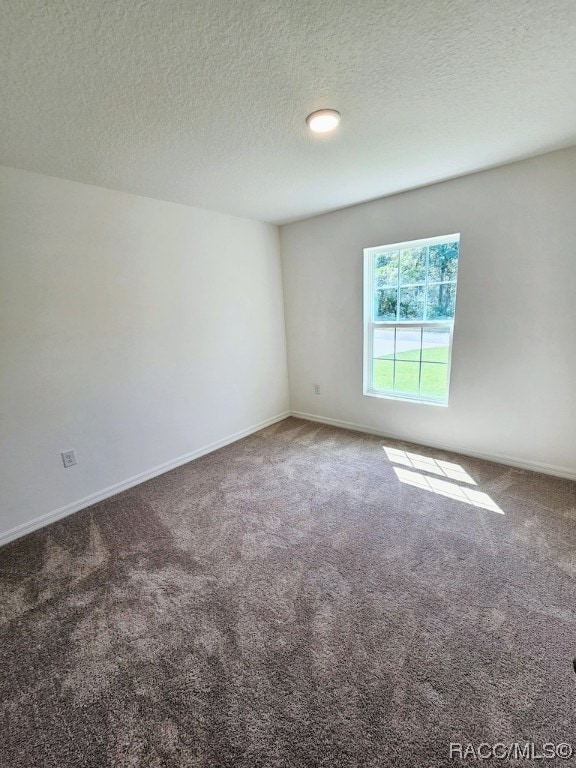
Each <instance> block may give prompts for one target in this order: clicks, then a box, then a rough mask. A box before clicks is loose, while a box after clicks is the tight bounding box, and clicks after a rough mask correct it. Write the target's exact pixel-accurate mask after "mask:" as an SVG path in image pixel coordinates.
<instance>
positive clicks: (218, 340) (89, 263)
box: [0, 168, 288, 536]
mask: <svg viewBox="0 0 576 768" xmlns="http://www.w3.org/2000/svg"><path fill="white" fill-rule="evenodd" d="M282 301H283V298H282V285H281V267H280V254H279V240H278V230H277V228H276V227H274V226H271V225H267V224H261V223H258V222H255V221H250V220H246V219H240V218H235V217H231V216H226V215H222V214H216V213H212V212H210V211H206V210H201V209H195V208H189V207H186V206H180V205H177V204H173V203H164V202H159V201H156V200H151V199H147V198H142V197H136V196H132V195H126V194H122V193H118V192H112V191H110V190H105V189H100V188H97V187H91V186H86V185H83V184H77V183H74V182H69V181H62V180H59V179H54V178H50V177H47V176H41V175H37V174H34V173H28V172H23V171H16V170H13V169H7V168H0V387H1V388H0V472H1V476H0V536H1V535H2V534H3V533H5V532H6V531H9V530H10V529H12V528H14V527H16V526H19V525H22V524H26V523H27V522H29V521H33V520H35V519H36V518H37V517H38V516H41V515H43V514H46V513H49V512H51V511H52V510H55V509H58V508H61V507H64V506H66V505H68V504H71V503H73V502H75V501H77V500H78V499H82V498H84V497H87V496H90V495H91V494H94V493H97V492H99V491H101V490H102V489H105V488H108V487H109V486H113V485H115V484H117V483H121V482H122V481H124V480H126V479H127V478H131V477H134V476H136V475H139V474H141V473H146V472H148V471H150V470H151V469H153V468H154V467H158V466H159V465H163V464H166V463H170V462H174V461H175V460H177V459H178V458H179V457H182V456H185V455H187V454H190V453H193V452H194V451H198V450H200V449H202V448H203V447H204V446H208V445H211V444H213V443H215V442H218V441H222V440H225V439H226V438H228V437H229V436H231V435H235V434H236V433H239V432H242V431H245V430H248V429H250V428H252V427H253V426H255V425H258V424H260V423H262V422H265V421H267V420H269V419H271V418H273V417H275V416H277V415H279V414H281V413H284V412H286V410H287V408H288V385H287V374H286V353H285V332H284V314H283V305H282ZM68 449H74V450H75V451H76V455H77V459H78V464H77V465H76V466H75V467H72V468H70V469H64V467H63V465H62V461H61V458H60V452H61V451H64V450H68Z"/></svg>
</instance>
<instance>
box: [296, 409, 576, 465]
mask: <svg viewBox="0 0 576 768" xmlns="http://www.w3.org/2000/svg"><path fill="white" fill-rule="evenodd" d="M290 415H291V416H294V417H295V418H297V419H304V420H305V421H315V422H318V423H319V424H328V425H330V426H332V427H342V428H343V429H350V430H352V431H354V432H364V433H366V434H369V435H377V436H378V437H387V438H389V439H390V440H401V441H403V442H405V443H413V444H415V445H422V446H424V447H428V448H439V449H440V450H442V451H451V452H452V453H460V454H462V456H471V457H473V458H475V459H484V460H485V461H493V462H495V463H496V464H504V465H505V466H507V467H517V468H518V469H528V470H530V471H531V472H542V473H543V474H545V475H554V476H555V477H563V478H566V479H567V480H576V471H575V470H573V469H570V467H559V466H556V465H555V464H542V463H540V462H537V461H529V460H527V459H519V458H517V457H515V456H507V455H506V454H501V453H482V452H480V451H472V450H470V449H469V448H466V447H464V446H462V445H456V444H454V443H437V442H433V441H431V440H427V441H426V442H425V443H423V442H422V441H420V440H416V439H415V438H411V437H408V436H407V435H399V434H395V433H393V432H381V431H380V430H378V429H374V427H369V426H366V425H365V424H355V423H354V422H351V421H341V420H340V419H330V418H328V417H327V416H317V415H316V414H314V413H302V412H301V411H291V412H290Z"/></svg>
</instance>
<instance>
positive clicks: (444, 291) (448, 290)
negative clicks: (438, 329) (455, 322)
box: [400, 283, 456, 320]
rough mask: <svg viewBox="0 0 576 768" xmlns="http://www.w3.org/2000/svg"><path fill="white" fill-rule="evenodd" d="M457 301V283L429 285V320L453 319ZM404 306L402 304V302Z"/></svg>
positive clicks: (427, 306) (427, 315)
mask: <svg viewBox="0 0 576 768" xmlns="http://www.w3.org/2000/svg"><path fill="white" fill-rule="evenodd" d="M455 303H456V286H455V285H447V284H442V283H441V284H440V285H429V286H428V299H427V302H426V317H427V319H428V320H451V319H452V318H453V317H454V305H455ZM400 306H402V304H400Z"/></svg>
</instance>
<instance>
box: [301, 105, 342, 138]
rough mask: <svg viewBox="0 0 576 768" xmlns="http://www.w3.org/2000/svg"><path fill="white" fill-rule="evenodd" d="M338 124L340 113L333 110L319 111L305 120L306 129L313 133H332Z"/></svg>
mask: <svg viewBox="0 0 576 768" xmlns="http://www.w3.org/2000/svg"><path fill="white" fill-rule="evenodd" d="M339 122H340V112H337V111H336V110H335V109H319V110H318V111H317V112H312V114H311V115H308V117H307V118H306V123H307V125H308V128H310V130H311V131H314V133H328V132H329V131H333V130H334V128H336V126H337V125H338V123H339Z"/></svg>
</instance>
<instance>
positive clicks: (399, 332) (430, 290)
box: [364, 235, 460, 404]
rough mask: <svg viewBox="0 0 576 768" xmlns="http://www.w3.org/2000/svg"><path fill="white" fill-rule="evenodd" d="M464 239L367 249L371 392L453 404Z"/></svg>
mask: <svg viewBox="0 0 576 768" xmlns="http://www.w3.org/2000/svg"><path fill="white" fill-rule="evenodd" d="M459 243H460V235H447V236H445V237H433V238H430V239H429V240H414V241H412V242H409V243H396V244H394V245H383V246H379V247H377V248H366V249H365V251H364V318H365V335H364V394H365V395H374V396H384V397H393V398H398V399H401V400H406V399H408V400H417V401H419V402H426V403H444V404H446V403H447V402H448V387H449V381H450V357H451V351H452V329H453V325H454V311H455V306H456V281H457V276H458V253H459Z"/></svg>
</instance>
